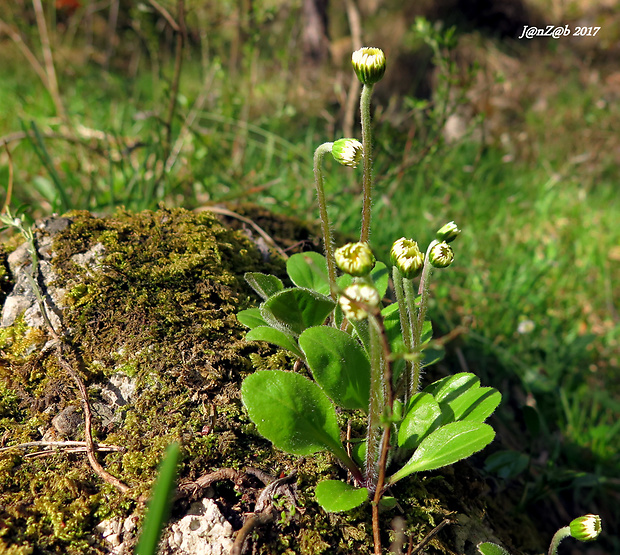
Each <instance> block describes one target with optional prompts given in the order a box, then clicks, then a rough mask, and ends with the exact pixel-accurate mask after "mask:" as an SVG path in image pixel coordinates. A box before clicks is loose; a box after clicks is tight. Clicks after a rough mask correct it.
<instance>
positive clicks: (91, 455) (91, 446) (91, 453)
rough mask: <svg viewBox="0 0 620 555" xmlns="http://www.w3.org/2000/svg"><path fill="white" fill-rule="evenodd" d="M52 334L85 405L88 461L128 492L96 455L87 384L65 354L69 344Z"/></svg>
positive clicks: (64, 366) (61, 361)
mask: <svg viewBox="0 0 620 555" xmlns="http://www.w3.org/2000/svg"><path fill="white" fill-rule="evenodd" d="M50 331H51V332H53V333H52V335H55V336H56V338H57V339H58V340H59V341H60V343H59V344H58V345H57V347H56V352H57V356H58V362H59V364H60V366H62V368H63V369H64V370H65V372H67V374H69V376H71V378H73V381H74V382H75V383H76V385H77V387H78V390H79V392H80V396H81V397H82V399H81V401H82V405H83V407H84V423H85V426H84V437H85V439H86V455H87V457H88V462H90V466H91V467H92V469H93V470H94V471H95V474H97V476H99V477H100V478H101V479H102V480H104V481H106V482H108V484H112V485H113V486H114V487H115V488H116V489H118V490H119V491H120V492H122V493H127V492H128V491H129V489H130V488H129V486H128V485H127V484H125V483H124V482H122V481H121V480H119V479H118V478H117V477H116V476H112V474H110V473H109V472H108V471H107V470H106V469H105V468H103V466H101V463H100V462H99V461H98V460H97V457H96V456H95V442H94V441H93V436H92V420H93V415H92V412H91V410H90V403H89V402H88V391H87V390H86V386H85V385H84V381H83V380H82V378H81V377H80V376H79V374H78V373H77V372H76V371H75V370H74V369H73V367H72V366H71V364H70V363H69V362H68V361H67V359H66V358H65V356H64V352H63V351H64V350H66V349H67V348H68V345H67V344H66V343H65V342H64V341H63V340H62V339H60V337H59V336H58V335H57V334H56V332H55V331H53V328H52V329H51V330H50Z"/></svg>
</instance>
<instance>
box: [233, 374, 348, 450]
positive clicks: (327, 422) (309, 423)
mask: <svg viewBox="0 0 620 555" xmlns="http://www.w3.org/2000/svg"><path fill="white" fill-rule="evenodd" d="M241 398H242V400H243V404H244V405H245V407H246V409H247V411H248V414H249V415H250V418H251V419H252V421H253V422H254V424H256V427H257V429H258V431H259V432H260V434H261V435H262V436H264V437H266V438H267V439H268V440H269V441H271V442H272V443H273V444H274V445H275V446H276V447H278V448H279V449H282V450H283V451H286V452H287V453H292V454H293V455H311V454H312V453H316V452H317V451H322V450H325V449H326V450H328V451H331V452H332V453H333V454H334V455H336V456H337V457H338V458H341V459H342V460H346V459H348V458H349V457H348V455H347V453H346V451H345V450H344V447H343V445H342V442H341V441H340V430H339V428H338V422H337V420H336V411H335V410H334V406H333V405H332V404H331V402H330V400H329V399H328V398H327V396H326V395H325V393H323V391H322V390H321V388H320V387H319V386H318V385H316V384H315V383H313V382H311V381H310V380H309V379H308V378H305V377H304V376H301V375H300V374H295V373H293V372H283V371H282V370H261V371H259V372H255V373H254V374H250V375H249V376H248V377H247V378H246V379H245V380H244V381H243V384H242V385H241Z"/></svg>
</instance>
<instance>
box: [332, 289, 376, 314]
mask: <svg viewBox="0 0 620 555" xmlns="http://www.w3.org/2000/svg"><path fill="white" fill-rule="evenodd" d="M380 301H381V299H380V298H379V292H378V291H377V290H376V289H375V288H374V287H372V286H370V285H366V284H363V283H354V284H353V285H349V287H347V288H346V289H345V290H344V295H341V296H340V299H339V302H340V308H342V312H344V315H345V316H346V317H347V319H349V320H365V319H366V318H368V311H367V309H366V307H364V306H361V305H360V304H358V303H363V304H364V305H369V306H371V307H375V306H378V305H379V302H380Z"/></svg>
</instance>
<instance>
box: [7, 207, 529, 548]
mask: <svg viewBox="0 0 620 555" xmlns="http://www.w3.org/2000/svg"><path fill="white" fill-rule="evenodd" d="M250 221H251V223H252V225H246V224H248V222H250ZM274 221H276V222H278V224H277V226H275V227H274V226H273V222H274ZM235 222H236V223H235V225H236V227H237V228H238V229H233V227H234V226H232V227H231V225H228V224H226V225H225V224H224V223H223V222H222V221H221V220H219V219H217V218H216V217H215V216H214V215H213V214H211V213H209V212H204V213H200V214H196V213H191V212H187V211H184V210H172V211H171V210H164V209H162V210H159V211H156V212H143V213H140V214H130V213H126V212H118V213H117V214H115V215H114V216H110V217H103V218H99V217H95V216H93V215H91V214H89V213H86V212H78V213H71V214H68V215H66V216H65V217H63V218H60V219H54V220H49V221H48V222H43V224H41V225H39V226H38V229H37V233H36V241H37V246H38V252H39V257H40V260H41V262H40V265H39V266H40V268H39V270H40V271H39V272H38V273H37V280H38V283H39V287H40V288H41V290H42V292H43V296H44V297H45V299H44V302H46V306H48V309H49V311H50V313H53V314H55V315H56V320H55V322H54V323H53V325H54V327H55V328H56V332H57V334H58V335H59V336H60V337H61V338H62V340H63V342H64V343H65V346H66V348H65V352H66V353H67V354H66V357H67V360H68V361H69V362H70V364H71V366H72V368H73V370H74V371H75V372H76V373H77V374H79V376H81V378H82V379H83V381H84V383H85V384H86V385H87V388H88V399H89V405H90V407H91V409H92V412H93V416H94V421H93V426H92V432H93V434H94V438H95V441H96V442H97V443H98V444H99V445H100V446H101V447H102V450H101V451H100V452H98V454H97V457H98V460H99V461H100V462H101V464H102V465H103V467H104V468H105V470H106V471H107V472H108V473H110V474H111V475H112V476H114V477H116V478H118V479H119V480H120V481H122V482H123V483H124V484H126V485H127V486H129V490H128V491H127V492H124V493H123V492H122V491H119V489H118V487H116V486H115V485H114V484H112V483H110V482H106V481H105V480H102V479H101V478H100V477H99V476H98V475H96V474H95V473H94V472H93V470H92V467H91V465H90V464H89V462H88V459H87V456H86V454H85V452H84V447H83V444H82V443H80V442H83V440H84V431H85V423H84V417H83V414H84V409H83V405H82V404H81V402H80V395H79V391H78V389H77V387H76V384H75V380H74V379H73V378H72V377H71V376H70V375H69V374H68V372H67V371H66V366H63V364H62V363H61V361H60V360H59V354H58V353H59V351H58V349H57V348H56V347H55V343H54V340H53V337H52V335H50V331H49V330H48V329H46V326H45V325H44V323H43V322H42V321H40V320H37V318H36V313H37V310H36V303H35V302H34V301H33V302H32V303H30V304H28V303H29V301H28V298H29V297H28V295H29V293H28V291H27V287H26V286H25V285H23V284H22V285H21V286H20V287H17V283H18V282H19V280H20V279H21V278H20V276H19V273H20V271H27V270H28V264H29V257H28V256H25V255H24V252H20V251H19V249H20V248H21V249H22V251H25V252H26V253H27V249H25V248H24V247H20V246H19V240H17V239H11V240H9V241H8V242H7V243H6V244H5V245H4V247H3V250H2V257H1V261H2V264H0V268H1V269H2V272H1V273H2V275H0V279H2V283H1V284H0V285H1V286H2V289H1V290H2V294H3V295H4V296H5V305H10V304H12V305H13V309H12V311H11V314H8V312H9V311H8V309H6V306H5V309H6V311H5V312H6V313H5V314H4V315H3V326H4V327H2V328H1V329H0V357H1V358H0V449H1V451H0V552H2V553H12V554H28V553H59V554H60V553H63V554H86V553H88V554H90V553H95V554H96V553H110V552H114V553H121V552H125V553H129V552H130V551H131V549H132V547H133V545H134V544H135V541H136V536H137V532H138V530H139V523H140V519H141V517H142V515H143V513H144V500H145V499H146V498H147V496H148V493H149V491H150V488H151V486H152V483H153V480H154V477H155V474H156V470H157V465H158V463H159V461H160V459H161V456H162V453H163V452H164V450H165V448H166V446H167V445H169V444H170V443H171V442H173V441H178V442H180V444H181V446H182V464H181V467H180V483H181V485H182V486H183V487H182V488H180V493H179V495H178V496H177V500H176V502H175V504H174V508H173V519H176V520H178V519H180V518H181V517H183V516H184V515H185V514H186V513H187V510H188V507H189V505H190V503H192V502H199V503H202V502H203V500H204V498H205V497H208V498H210V499H212V502H213V503H214V504H215V505H216V506H217V510H218V511H219V513H221V515H222V516H223V517H224V518H225V519H226V520H227V521H228V523H230V525H231V526H232V529H233V530H235V531H237V530H239V529H241V527H242V526H243V523H244V520H245V518H246V515H247V513H249V512H251V511H253V510H254V509H255V504H256V501H257V499H258V498H259V495H260V492H261V490H262V489H263V487H264V486H265V481H266V479H265V476H264V474H263V473H266V474H269V475H271V476H273V477H279V476H286V475H290V474H291V473H292V472H296V475H295V480H294V481H293V482H294V483H293V484H292V485H291V489H290V495H291V496H292V497H290V498H289V499H286V498H285V497H286V496H283V500H282V507H281V513H280V517H279V519H276V520H275V521H273V522H272V523H271V524H269V526H267V527H264V528H261V529H259V530H255V531H254V532H255V533H254V535H253V536H252V537H251V538H250V541H249V543H251V544H252V549H254V551H253V552H255V553H289V554H292V553H303V554H319V553H332V554H333V553H343V554H344V553H356V554H360V555H363V554H366V553H371V552H372V531H371V525H370V511H369V510H368V507H362V508H361V509H359V510H357V511H354V512H352V513H351V514H347V515H333V514H332V515H328V514H326V513H325V512H323V511H321V510H320V509H319V508H318V507H317V505H316V504H315V503H314V501H313V495H312V494H313V489H314V485H315V484H316V482H317V481H318V480H319V479H320V478H322V477H335V476H337V475H340V476H341V477H342V476H344V474H343V472H342V470H341V469H339V468H338V466H337V465H335V464H334V463H333V461H332V460H331V459H330V458H329V457H327V456H317V457H313V458H312V459H308V460H304V459H301V458H296V457H289V456H286V455H283V454H282V453H278V452H277V451H275V450H274V449H273V448H272V447H271V445H270V443H269V442H267V441H265V440H264V439H262V438H261V437H260V436H258V435H257V433H256V431H255V428H254V425H253V424H252V423H251V422H250V421H249V420H248V418H247V416H246V414H245V413H244V410H243V407H242V405H241V401H240V398H239V387H240V384H241V381H242V379H243V377H244V376H245V375H247V374H248V373H249V372H252V370H253V366H255V365H259V366H261V365H263V366H265V367H276V366H281V367H288V368H292V365H293V362H294V361H291V360H288V359H287V358H286V357H285V356H284V355H283V354H281V353H278V352H276V351H274V350H271V349H270V348H269V347H268V346H267V345H263V344H257V343H247V342H245V341H244V340H243V336H244V329H243V327H242V326H241V325H240V324H239V323H238V322H237V320H236V317H235V314H236V313H237V312H238V311H239V310H240V309H243V308H246V307H248V306H251V305H252V304H255V303H256V301H257V299H256V298H255V297H254V296H253V293H252V291H251V290H250V289H249V288H248V287H247V285H246V284H245V282H244V279H243V275H244V273H245V272H248V271H262V272H271V273H275V274H278V275H280V276H281V277H282V276H283V274H284V261H283V259H282V258H281V257H280V256H279V255H278V254H277V253H276V251H275V250H274V249H270V248H269V244H267V243H265V241H264V240H263V238H261V237H258V238H257V236H256V233H255V232H256V229H257V228H256V226H255V224H256V223H258V225H259V226H260V227H262V228H266V229H267V230H268V232H269V233H272V234H274V235H281V236H282V237H283V239H282V241H281V243H280V244H281V245H282V246H284V247H286V246H295V245H297V246H299V245H304V244H311V246H312V230H309V229H308V228H307V227H305V226H303V225H300V224H299V222H295V221H294V220H289V219H279V220H274V219H273V217H268V216H267V215H266V214H265V213H264V212H253V213H250V212H246V213H245V217H244V218H241V219H240V220H239V219H236V220H235ZM239 222H242V223H239ZM244 228H245V229H244ZM313 245H314V247H316V246H317V243H316V241H314V243H313ZM9 262H10V263H9ZM20 268H21V269H22V270H20ZM43 268H45V272H43ZM43 274H45V275H43ZM18 289H19V290H18ZM7 295H8V296H7ZM20 295H21V296H20ZM17 297H19V299H18V298H17ZM7 299H11V300H10V302H6V301H7ZM31 300H32V299H31ZM20 303H21V304H20ZM15 306H18V308H17V309H16V308H15ZM20 309H21V312H20ZM29 310H30V312H28V311H29ZM252 361H253V362H254V363H255V364H253V362H252ZM71 442H74V443H71ZM455 468H456V470H455V469H449V470H448V472H447V473H445V474H444V475H439V474H435V475H434V476H422V477H417V478H415V479H411V480H407V481H404V482H406V483H405V484H403V486H402V487H401V490H400V491H399V492H398V498H399V503H400V504H399V505H398V506H397V507H396V508H394V509H392V510H390V511H386V512H385V513H384V519H383V520H384V533H385V537H384V545H386V546H387V545H389V542H390V539H389V533H390V527H391V525H390V523H391V521H392V519H393V518H394V517H395V516H399V515H400V516H402V517H403V518H404V521H403V522H404V526H405V529H406V530H407V534H408V536H409V537H411V540H412V541H413V542H417V541H420V540H421V539H422V538H423V537H424V536H425V535H426V534H427V533H428V532H429V531H430V530H431V529H432V528H433V527H434V526H435V525H437V524H439V522H441V521H442V520H443V519H445V518H451V519H453V520H454V521H455V522H456V520H457V519H458V514H459V513H463V514H466V515H467V519H468V520H467V524H466V526H464V527H463V528H462V529H463V530H476V533H479V535H481V536H483V537H482V539H489V538H490V537H493V535H492V532H490V531H489V529H488V527H487V525H486V521H485V510H486V509H485V507H486V505H485V499H484V496H483V495H482V494H483V492H484V487H483V486H482V485H481V483H480V482H479V480H478V479H477V478H476V477H475V476H474V475H470V476H468V478H467V480H466V481H465V483H467V484H469V486H468V488H469V489H468V491H467V492H466V491H465V490H464V489H463V490H459V491H456V489H455V488H460V487H461V486H456V485H454V484H459V483H460V482H462V480H461V479H460V478H459V477H458V476H457V477H455V476H454V473H455V472H461V473H464V472H469V471H468V467H467V466H466V465H458V466H457V467H455ZM253 469H256V470H253ZM218 472H219V474H218ZM446 476H448V477H449V476H452V479H450V478H448V479H446ZM205 477H206V478H205ZM450 482H453V485H449V483H450ZM471 487H473V488H474V489H476V488H477V490H476V491H477V493H478V495H477V496H476V495H473V496H472V495H471V493H470V492H471V491H472V490H471ZM431 491H434V492H435V493H430V492H431ZM448 499H449V500H450V501H447V500H448ZM218 518H219V517H218ZM102 523H107V524H104V525H102ZM110 523H112V524H110ZM132 523H133V524H132ZM472 523H475V524H476V525H475V526H474V525H473V524H472ZM106 526H108V528H106ZM114 527H116V529H115V530H112V528H114ZM452 529H453V530H456V529H457V527H456V526H453V527H452ZM104 530H107V532H104ZM481 531H482V532H481ZM484 531H486V534H485V533H483V532H484ZM112 532H114V533H112ZM528 533H529V534H530V536H531V537H533V535H532V533H531V530H530V531H529V532H528ZM106 534H107V537H106V538H105V539H104V537H103V536H104V535H106ZM112 536H114V542H113V541H111V540H110V537H112ZM525 536H527V534H525V535H524V536H523V537H525ZM468 537H469V536H468V535H467V534H461V535H460V536H459V534H456V533H455V532H450V533H448V534H447V535H445V537H444V539H443V540H442V541H440V536H439V537H435V538H434V539H433V540H432V542H431V544H429V547H427V551H428V552H433V550H435V551H436V552H438V553H439V552H443V553H450V552H452V551H451V548H450V547H448V545H449V543H445V542H446V540H450V539H451V542H452V545H461V546H466V545H469V548H468V549H471V545H473V543H472V542H473V540H467V538H468ZM503 539H504V541H505V542H506V543H508V544H510V535H506V536H505V537H504V538H503ZM468 541H469V544H467V542H468ZM463 549H464V550H465V547H463ZM123 550H124V551H123Z"/></svg>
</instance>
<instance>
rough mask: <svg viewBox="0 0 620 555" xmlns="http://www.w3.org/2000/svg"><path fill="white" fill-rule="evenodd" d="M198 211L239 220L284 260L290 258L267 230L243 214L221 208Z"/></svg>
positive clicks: (198, 210)
mask: <svg viewBox="0 0 620 555" xmlns="http://www.w3.org/2000/svg"><path fill="white" fill-rule="evenodd" d="M196 211H197V212H203V211H209V212H213V213H214V214H222V215H223V216H229V217H230V218H235V219H236V220H239V221H240V222H243V223H244V224H248V225H249V226H251V227H252V229H253V230H254V231H256V233H258V234H259V235H260V236H261V237H262V238H263V239H264V240H265V241H266V242H267V243H268V244H269V245H270V246H271V247H272V248H273V249H275V250H276V251H277V252H278V254H279V255H280V256H281V257H282V258H284V259H285V260H286V259H287V258H288V255H287V254H286V253H285V252H284V251H283V250H282V249H281V248H280V247H279V246H278V245H277V244H276V242H275V241H274V240H273V239H272V238H271V236H270V235H268V234H267V232H266V231H265V230H263V229H262V228H261V227H259V226H258V225H257V224H255V223H254V222H253V221H252V220H250V219H249V218H246V217H245V216H242V215H241V214H237V213H236V212H233V211H232V210H228V208H221V207H219V206H203V207H200V208H197V209H196Z"/></svg>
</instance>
